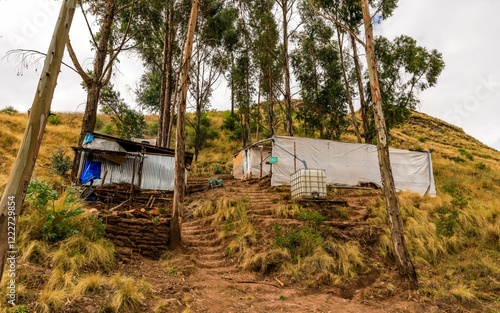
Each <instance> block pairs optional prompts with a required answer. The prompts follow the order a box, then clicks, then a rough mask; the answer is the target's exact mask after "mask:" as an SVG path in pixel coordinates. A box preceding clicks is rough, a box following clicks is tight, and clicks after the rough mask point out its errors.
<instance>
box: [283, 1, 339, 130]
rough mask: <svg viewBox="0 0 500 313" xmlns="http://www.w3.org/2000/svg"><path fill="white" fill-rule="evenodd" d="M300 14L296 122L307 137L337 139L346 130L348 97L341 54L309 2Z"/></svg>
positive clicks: (295, 66)
mask: <svg viewBox="0 0 500 313" xmlns="http://www.w3.org/2000/svg"><path fill="white" fill-rule="evenodd" d="M299 12H300V15H301V18H302V20H303V21H304V23H303V30H302V31H301V32H299V33H298V35H297V36H296V41H297V48H296V49H295V50H294V51H293V53H292V56H291V59H292V67H293V70H294V74H295V76H296V78H297V80H298V82H299V84H300V87H301V96H302V103H301V105H300V106H299V110H298V112H297V118H298V119H299V120H300V121H301V123H302V125H303V128H304V130H305V132H306V134H307V135H308V136H314V135H315V133H316V132H319V137H320V138H324V139H338V138H339V137H340V135H341V134H342V133H343V132H344V131H345V130H346V127H347V121H346V119H345V116H346V113H347V109H346V101H347V96H346V93H345V88H344V86H343V84H342V82H341V79H342V68H341V62H340V57H339V53H338V50H337V49H336V47H335V46H334V45H333V44H332V42H333V36H334V30H333V28H332V27H331V26H329V25H327V24H326V23H325V22H324V21H323V20H322V19H321V18H319V17H318V16H316V15H315V13H314V11H313V10H311V8H310V7H309V6H308V5H307V3H306V2H302V3H301V4H299Z"/></svg>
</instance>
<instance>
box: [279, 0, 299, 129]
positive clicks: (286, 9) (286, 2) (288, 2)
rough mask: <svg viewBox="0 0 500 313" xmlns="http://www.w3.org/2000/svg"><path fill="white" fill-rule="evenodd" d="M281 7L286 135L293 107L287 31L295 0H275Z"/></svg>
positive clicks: (289, 127)
mask: <svg viewBox="0 0 500 313" xmlns="http://www.w3.org/2000/svg"><path fill="white" fill-rule="evenodd" d="M276 3H277V4H278V6H279V7H280V9H281V13H282V16H281V28H282V29H281V30H282V40H283V42H282V54H281V56H282V58H281V60H282V67H283V83H284V90H283V96H284V100H285V101H284V102H285V116H286V132H287V135H288V136H293V109H292V91H291V88H290V80H291V78H290V58H289V54H290V51H289V38H290V36H291V35H292V34H293V32H290V31H289V26H290V22H291V20H292V19H293V14H294V12H293V10H294V7H295V3H296V0H276Z"/></svg>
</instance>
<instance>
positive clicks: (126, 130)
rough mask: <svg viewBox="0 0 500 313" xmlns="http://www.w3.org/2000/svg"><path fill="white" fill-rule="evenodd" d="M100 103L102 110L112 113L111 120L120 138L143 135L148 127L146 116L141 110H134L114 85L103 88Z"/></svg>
mask: <svg viewBox="0 0 500 313" xmlns="http://www.w3.org/2000/svg"><path fill="white" fill-rule="evenodd" d="M99 103H100V105H101V111H102V112H103V113H105V114H110V115H111V121H112V122H113V124H114V126H115V128H116V132H117V135H118V136H119V137H120V138H123V139H130V138H132V137H138V138H141V137H142V133H143V130H144V129H145V128H146V122H145V120H144V116H143V115H142V113H141V112H138V111H135V110H132V109H131V108H130V107H129V106H128V105H127V104H126V103H125V102H124V100H123V99H122V98H121V96H120V93H119V92H117V91H115V90H114V89H113V86H112V85H106V86H104V87H103V88H102V90H101V95H100V99H99Z"/></svg>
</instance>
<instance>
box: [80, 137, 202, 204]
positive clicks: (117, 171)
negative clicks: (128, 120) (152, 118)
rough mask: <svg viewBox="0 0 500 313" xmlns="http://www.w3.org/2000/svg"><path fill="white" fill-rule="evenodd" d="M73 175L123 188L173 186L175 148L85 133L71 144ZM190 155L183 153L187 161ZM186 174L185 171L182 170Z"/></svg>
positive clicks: (86, 182) (97, 184) (83, 182)
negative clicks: (80, 141)
mask: <svg viewBox="0 0 500 313" xmlns="http://www.w3.org/2000/svg"><path fill="white" fill-rule="evenodd" d="M73 150H74V151H75V160H74V164H73V178H74V180H75V181H77V184H78V185H82V186H89V187H93V188H99V187H101V188H105V187H106V186H110V185H114V186H122V188H123V187H124V186H127V185H128V187H127V188H129V190H127V191H126V192H128V193H130V194H131V195H132V194H133V193H134V191H137V190H141V191H147V190H154V191H158V192H167V191H173V190H174V168H175V150H173V149H166V148H159V147H156V146H153V145H150V144H146V143H140V142H132V141H128V140H124V139H120V138H115V137H111V136H106V135H103V134H98V133H88V134H87V136H86V137H85V140H84V143H83V145H82V146H81V147H74V148H73ZM192 158H193V155H192V154H191V153H186V164H187V165H189V164H190V163H191V160H192ZM186 177H187V174H186Z"/></svg>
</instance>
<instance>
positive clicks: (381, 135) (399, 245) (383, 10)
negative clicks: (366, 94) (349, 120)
mask: <svg viewBox="0 0 500 313" xmlns="http://www.w3.org/2000/svg"><path fill="white" fill-rule="evenodd" d="M308 1H309V4H310V5H311V7H312V8H313V9H314V10H315V11H316V12H317V13H318V15H321V16H323V17H324V18H326V19H328V20H331V21H332V22H334V23H335V24H336V25H337V26H339V27H341V28H342V29H344V30H346V31H347V32H349V33H350V34H351V35H352V36H353V37H354V38H355V39H356V41H357V42H359V43H360V44H361V45H362V46H363V47H364V48H365V50H366V62H367V65H368V76H369V81H370V93H371V97H372V99H371V100H372V103H373V114H374V121H375V125H376V130H377V154H378V159H379V167H380V176H381V180H382V185H383V190H384V197H385V204H386V209H387V220H388V224H389V228H390V230H391V239H392V244H393V255H394V258H395V261H396V265H397V267H398V270H399V274H400V275H401V276H402V277H403V278H404V279H406V280H407V281H408V282H409V284H410V286H411V287H412V288H418V279H417V274H416V270H415V267H414V266H413V262H412V260H411V256H410V254H409V252H408V248H407V246H406V241H405V236H404V231H403V221H402V217H401V211H400V209H399V201H398V198H397V194H396V188H395V184H394V177H393V175H392V169H391V162H390V158H389V144H388V131H387V125H386V120H385V116H384V111H383V103H382V94H381V88H380V83H379V78H378V69H377V62H376V50H375V44H374V37H373V20H372V16H371V15H370V9H369V2H368V0H361V13H362V16H363V26H364V33H365V40H364V41H363V40H361V39H360V38H359V37H358V36H357V35H356V33H355V32H353V31H352V29H350V28H349V27H348V26H346V25H345V24H344V23H343V22H342V21H340V20H338V19H336V18H335V17H332V16H330V15H328V14H326V13H325V12H324V11H322V10H321V8H320V9H318V8H317V7H316V6H315V3H314V2H313V0H308ZM397 2H398V0H378V1H371V2H370V4H371V5H372V6H374V7H375V8H376V11H377V13H376V14H381V16H382V18H386V17H388V16H390V15H391V14H392V12H393V11H394V9H395V8H396V6H397ZM316 4H317V3H316ZM376 14H375V15H376ZM398 71H399V69H398Z"/></svg>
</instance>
